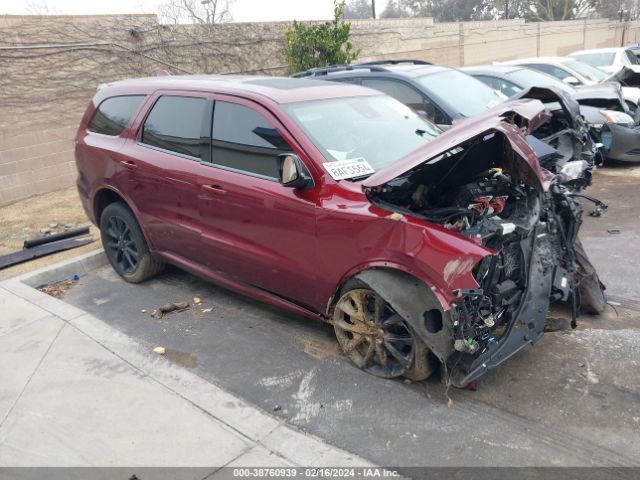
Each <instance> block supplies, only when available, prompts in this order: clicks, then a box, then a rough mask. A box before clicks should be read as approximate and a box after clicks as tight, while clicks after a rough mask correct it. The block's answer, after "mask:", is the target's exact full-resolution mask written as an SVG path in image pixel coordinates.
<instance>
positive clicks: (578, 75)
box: [501, 57, 640, 114]
mask: <svg viewBox="0 0 640 480" xmlns="http://www.w3.org/2000/svg"><path fill="white" fill-rule="evenodd" d="M501 63H502V64H505V65H522V66H524V67H528V68H533V69H534V70H538V71H541V72H543V73H546V74H547V75H551V76H552V77H556V78H558V79H560V80H562V81H563V82H565V83H567V84H569V85H572V86H574V87H578V88H580V87H581V86H583V85H598V84H603V83H607V82H618V83H620V79H619V78H616V75H618V74H620V73H624V72H627V73H631V74H638V73H640V70H638V72H636V70H635V69H628V68H627V69H624V68H623V69H622V70H621V71H620V72H618V73H617V74H613V75H608V74H607V73H605V72H603V71H602V70H600V69H599V68H596V67H593V66H591V65H589V64H588V63H584V62H581V61H578V60H576V59H575V58H571V57H533V58H523V59H519V60H511V61H508V62H501ZM622 97H623V98H624V100H625V101H626V102H627V105H628V106H629V109H630V110H631V111H632V112H633V113H634V114H635V112H636V110H637V108H638V104H639V103H640V88H637V87H635V86H633V87H631V86H625V85H624V84H623V85H622Z"/></svg>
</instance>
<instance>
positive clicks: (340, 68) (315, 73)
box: [291, 64, 387, 78]
mask: <svg viewBox="0 0 640 480" xmlns="http://www.w3.org/2000/svg"><path fill="white" fill-rule="evenodd" d="M351 70H369V71H371V72H386V71H387V69H386V68H383V67H378V66H375V65H366V64H359V65H329V66H328V67H318V68H310V69H309V70H305V71H304V72H298V73H294V74H293V75H291V76H292V77H294V78H302V77H319V76H322V75H328V74H329V73H333V72H348V71H351Z"/></svg>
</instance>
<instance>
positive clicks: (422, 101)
mask: <svg viewBox="0 0 640 480" xmlns="http://www.w3.org/2000/svg"><path fill="white" fill-rule="evenodd" d="M507 63H508V64H512V65H517V66H518V67H519V68H512V69H509V68H506V67H504V66H501V65H483V66H476V67H468V68H463V69H461V70H456V69H451V68H446V67H441V66H435V65H431V64H429V63H428V62H424V61H419V60H417V61H416V60H409V61H406V60H405V61H381V62H373V63H364V64H358V65H346V66H335V67H328V68H317V69H312V70H309V71H306V72H300V73H298V74H296V75H294V76H295V77H299V78H304V77H313V78H318V79H323V80H332V81H338V82H349V83H356V84H358V85H362V86H367V87H371V88H375V89H377V90H380V91H382V92H384V93H387V94H388V95H390V96H392V97H394V98H396V99H397V100H400V101H401V102H402V103H404V104H405V105H407V106H409V107H411V108H412V109H414V110H415V111H416V112H418V113H419V114H421V115H423V116H425V117H426V118H428V119H429V120H431V121H433V122H435V123H437V124H438V125H439V126H440V127H442V128H447V127H448V126H450V125H451V124H452V123H453V121H454V120H459V119H463V118H467V117H470V116H474V115H477V114H478V113H480V112H482V111H485V110H488V109H490V108H492V107H494V106H495V105H496V104H498V103H502V102H503V101H505V100H507V99H508V98H511V99H515V98H535V96H536V95H538V94H537V93H536V92H530V90H531V89H539V88H547V89H550V90H552V91H553V92H554V95H555V96H557V97H559V99H556V100H553V101H552V97H553V96H554V95H549V94H548V93H547V94H546V98H547V99H548V100H549V101H548V102H547V107H549V108H550V111H551V112H552V113H553V114H554V117H555V120H556V121H554V122H552V124H555V127H556V129H557V130H558V131H560V130H562V129H559V128H557V127H558V124H559V123H563V124H564V125H565V126H569V124H571V128H570V129H568V130H566V129H565V130H566V131H564V132H563V134H560V135H558V136H554V137H553V140H552V142H551V145H552V146H553V147H554V148H557V149H558V148H559V149H560V150H562V151H563V152H564V155H567V151H568V150H572V151H578V150H582V151H583V152H584V155H585V156H589V155H590V153H589V150H591V146H592V145H593V144H594V143H602V144H603V146H604V154H605V155H606V156H607V158H609V159H611V160H619V161H640V148H639V147H640V127H638V125H639V124H640V109H637V104H638V99H639V97H640V88H637V87H631V86H625V87H622V86H621V85H620V83H619V82H618V81H616V80H617V78H613V77H612V78H610V77H611V76H610V75H607V74H605V73H604V72H602V71H600V70H598V69H597V68H594V67H592V66H590V65H588V64H584V63H582V62H579V61H577V60H574V59H571V58H565V57H544V58H536V59H525V60H518V61H514V62H507ZM619 73H621V74H622V73H624V72H619ZM627 73H628V72H627ZM466 74H468V75H466ZM470 76H473V77H475V78H476V79H477V80H479V81H474V79H472V78H469V77H470ZM625 78H626V77H625ZM480 83H485V84H486V86H487V87H489V88H486V87H484V86H482V85H481V84H480ZM574 84H575V85H579V86H577V87H576V86H574ZM638 85H640V83H638ZM500 94H501V95H500ZM623 95H624V96H623ZM567 97H570V98H567ZM571 99H573V100H574V102H571ZM575 102H578V104H579V111H577V110H576V108H575ZM569 103H572V105H569ZM571 111H572V112H573V113H572V114H568V113H567V112H571ZM578 115H579V116H581V117H582V118H581V119H578V118H577V117H578ZM569 117H571V118H569ZM583 120H584V122H585V124H586V127H587V129H586V130H587V131H581V130H583V129H581V128H580V127H577V126H576V122H582V121H583ZM569 130H573V131H569ZM540 135H543V132H539V134H538V136H540ZM585 135H588V136H590V137H591V139H585V138H584V137H585ZM580 144H582V146H583V148H581V147H580ZM591 155H593V154H591ZM595 163H597V162H595Z"/></svg>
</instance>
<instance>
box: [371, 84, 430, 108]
mask: <svg viewBox="0 0 640 480" xmlns="http://www.w3.org/2000/svg"><path fill="white" fill-rule="evenodd" d="M362 86H363V87H369V88H374V89H376V90H379V91H381V92H383V93H386V94H387V95H389V96H390V97H393V98H395V99H396V100H398V101H400V102H402V103H404V104H405V105H406V106H407V107H409V108H411V109H412V110H414V111H416V112H418V111H420V110H424V98H423V96H422V95H421V94H420V93H419V92H418V91H417V90H416V89H414V88H412V87H410V86H409V85H406V84H404V83H402V82H399V81H397V80H383V79H380V78H363V79H362Z"/></svg>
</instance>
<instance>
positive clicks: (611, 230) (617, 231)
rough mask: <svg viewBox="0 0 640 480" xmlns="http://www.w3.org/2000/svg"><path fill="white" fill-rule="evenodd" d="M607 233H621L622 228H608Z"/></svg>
mask: <svg viewBox="0 0 640 480" xmlns="http://www.w3.org/2000/svg"><path fill="white" fill-rule="evenodd" d="M607 233H608V234H609V235H620V234H621V233H622V230H620V229H619V228H608V229H607Z"/></svg>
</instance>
